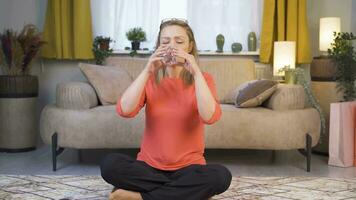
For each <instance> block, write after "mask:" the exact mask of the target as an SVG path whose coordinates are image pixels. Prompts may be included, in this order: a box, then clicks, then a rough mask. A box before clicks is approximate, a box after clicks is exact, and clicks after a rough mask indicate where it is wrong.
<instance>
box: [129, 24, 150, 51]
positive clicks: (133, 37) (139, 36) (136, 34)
mask: <svg viewBox="0 0 356 200" xmlns="http://www.w3.org/2000/svg"><path fill="white" fill-rule="evenodd" d="M126 37H127V39H128V40H129V41H131V49H132V50H133V51H137V50H139V49H140V42H143V41H146V33H145V31H144V30H143V29H142V28H141V27H135V28H131V29H130V30H129V31H127V32H126Z"/></svg>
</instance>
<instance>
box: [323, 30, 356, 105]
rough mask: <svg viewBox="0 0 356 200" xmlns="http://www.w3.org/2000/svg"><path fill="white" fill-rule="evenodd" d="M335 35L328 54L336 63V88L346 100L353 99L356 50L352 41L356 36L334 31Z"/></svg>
mask: <svg viewBox="0 0 356 200" xmlns="http://www.w3.org/2000/svg"><path fill="white" fill-rule="evenodd" d="M334 36H335V38H334V42H333V43H332V44H331V49H328V54H329V56H330V57H331V58H332V59H333V62H335V63H336V73H335V81H336V88H337V90H338V91H339V92H342V93H343V100H344V101H353V100H355V99H356V51H355V49H354V47H353V45H352V42H353V41H354V40H356V36H354V35H353V34H352V33H347V32H340V33H336V32H334Z"/></svg>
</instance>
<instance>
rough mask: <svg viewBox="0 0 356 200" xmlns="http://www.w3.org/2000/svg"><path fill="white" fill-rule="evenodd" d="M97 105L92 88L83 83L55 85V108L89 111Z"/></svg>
mask: <svg viewBox="0 0 356 200" xmlns="http://www.w3.org/2000/svg"><path fill="white" fill-rule="evenodd" d="M97 105H98V97H97V96H96V93H95V91H94V88H93V87H92V86H91V85H90V84H89V83H85V82H74V81H70V82H63V83H59V84H58V85H57V89H56V106H57V107H59V108H65V109H74V110H81V109H89V108H92V107H95V106H97Z"/></svg>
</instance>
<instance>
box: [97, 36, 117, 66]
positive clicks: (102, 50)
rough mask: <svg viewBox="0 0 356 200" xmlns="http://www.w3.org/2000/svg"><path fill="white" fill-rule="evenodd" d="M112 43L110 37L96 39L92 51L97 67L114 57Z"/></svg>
mask: <svg viewBox="0 0 356 200" xmlns="http://www.w3.org/2000/svg"><path fill="white" fill-rule="evenodd" d="M111 42H113V40H112V39H111V38H110V37H103V36H97V37H95V38H94V42H93V48H92V51H93V54H94V57H95V63H96V64H97V65H102V64H103V63H104V61H105V59H106V58H107V57H109V56H110V55H112V52H113V49H111V48H110V43H111Z"/></svg>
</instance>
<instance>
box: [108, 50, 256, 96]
mask: <svg viewBox="0 0 356 200" xmlns="http://www.w3.org/2000/svg"><path fill="white" fill-rule="evenodd" d="M147 60H148V58H136V57H135V58H131V57H110V58H108V59H107V60H106V64H107V65H110V66H121V67H123V68H124V69H126V70H127V71H128V73H129V74H130V75H131V76H132V77H133V78H136V77H137V76H138V75H139V74H140V73H141V71H142V70H143V69H144V67H145V65H146V63H147ZM199 66H200V67H201V69H202V71H205V72H208V73H210V74H211V75H212V76H213V77H214V80H215V84H216V90H217V93H218V98H219V100H220V103H225V100H224V99H225V97H226V95H227V94H228V93H229V92H230V91H232V90H233V89H234V88H236V87H237V86H239V85H240V84H242V83H244V82H246V81H250V80H253V79H255V78H256V74H255V63H254V61H253V60H251V59H241V58H226V57H225V56H222V57H221V58H206V57H203V58H199Z"/></svg>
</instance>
